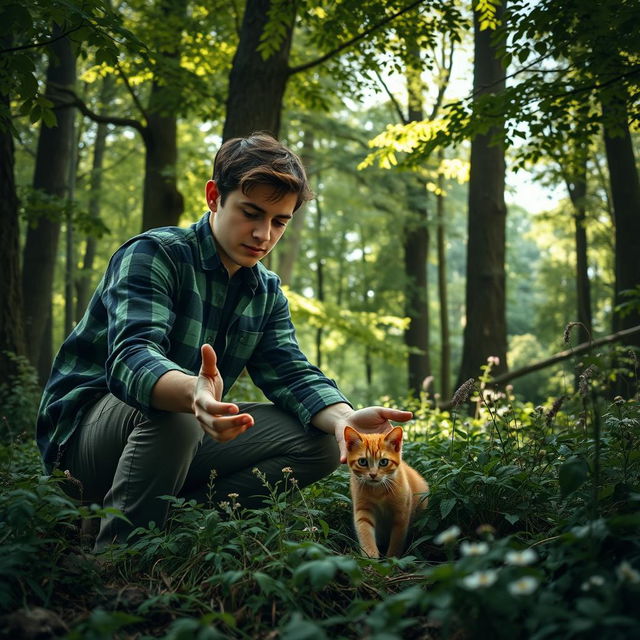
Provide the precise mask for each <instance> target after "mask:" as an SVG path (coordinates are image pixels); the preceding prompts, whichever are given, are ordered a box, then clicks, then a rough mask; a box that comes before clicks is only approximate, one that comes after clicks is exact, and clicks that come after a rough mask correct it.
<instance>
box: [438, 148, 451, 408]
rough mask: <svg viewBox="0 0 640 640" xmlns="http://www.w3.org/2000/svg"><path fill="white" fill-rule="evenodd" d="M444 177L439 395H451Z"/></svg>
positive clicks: (440, 214) (440, 197) (440, 232)
mask: <svg viewBox="0 0 640 640" xmlns="http://www.w3.org/2000/svg"><path fill="white" fill-rule="evenodd" d="M443 158H444V154H443V153H442V150H440V152H439V153H438V160H439V164H440V163H442V160H443ZM443 189H444V179H443V176H442V174H441V173H439V174H438V195H437V198H436V211H437V217H438V231H437V237H438V239H437V244H438V298H439V302H440V389H439V391H440V397H441V398H449V397H450V396H451V339H450V335H449V301H448V297H449V296H448V290H447V246H446V227H445V221H444V195H443V193H442V192H443Z"/></svg>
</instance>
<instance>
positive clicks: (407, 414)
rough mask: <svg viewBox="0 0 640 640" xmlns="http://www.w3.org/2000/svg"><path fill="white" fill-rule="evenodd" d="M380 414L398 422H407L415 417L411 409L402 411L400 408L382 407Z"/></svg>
mask: <svg viewBox="0 0 640 640" xmlns="http://www.w3.org/2000/svg"><path fill="white" fill-rule="evenodd" d="M380 415H381V416H382V417H383V418H385V419H387V420H395V421H396V422H407V420H411V418H413V413H411V411H402V410H400V409H389V408H387V407H383V408H381V411H380Z"/></svg>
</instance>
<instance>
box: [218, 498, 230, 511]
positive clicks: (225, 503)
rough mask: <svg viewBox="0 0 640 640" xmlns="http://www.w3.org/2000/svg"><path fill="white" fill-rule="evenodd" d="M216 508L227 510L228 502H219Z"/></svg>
mask: <svg viewBox="0 0 640 640" xmlns="http://www.w3.org/2000/svg"><path fill="white" fill-rule="evenodd" d="M218 506H219V507H220V508H221V509H228V508H229V506H230V505H229V501H228V500H223V501H222V502H219V503H218Z"/></svg>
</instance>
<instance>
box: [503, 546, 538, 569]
mask: <svg viewBox="0 0 640 640" xmlns="http://www.w3.org/2000/svg"><path fill="white" fill-rule="evenodd" d="M537 559H538V556H537V554H536V552H535V551H534V550H533V549H524V550H523V551H507V555H506V556H505V558H504V561H505V562H506V563H507V564H511V565H513V566H515V567H526V566H527V565H530V564H533V563H534V562H535V561H536V560H537Z"/></svg>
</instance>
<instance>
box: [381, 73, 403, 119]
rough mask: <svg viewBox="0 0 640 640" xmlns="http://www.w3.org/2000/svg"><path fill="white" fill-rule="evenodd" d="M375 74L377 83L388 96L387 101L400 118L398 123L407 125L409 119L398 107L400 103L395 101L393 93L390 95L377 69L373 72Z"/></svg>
mask: <svg viewBox="0 0 640 640" xmlns="http://www.w3.org/2000/svg"><path fill="white" fill-rule="evenodd" d="M375 74H376V77H377V78H378V82H379V83H380V84H381V85H382V87H383V88H384V90H385V91H386V92H387V95H388V96H389V100H391V103H392V104H393V106H394V107H395V109H396V112H397V114H398V117H399V118H400V122H402V124H409V118H407V117H406V116H405V115H404V113H403V112H402V107H401V106H400V103H399V102H398V101H397V100H396V97H395V96H394V95H393V93H391V91H390V89H389V87H388V86H387V83H386V82H385V81H384V80H383V79H382V76H381V75H380V72H379V71H378V70H377V69H376V71H375Z"/></svg>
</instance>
